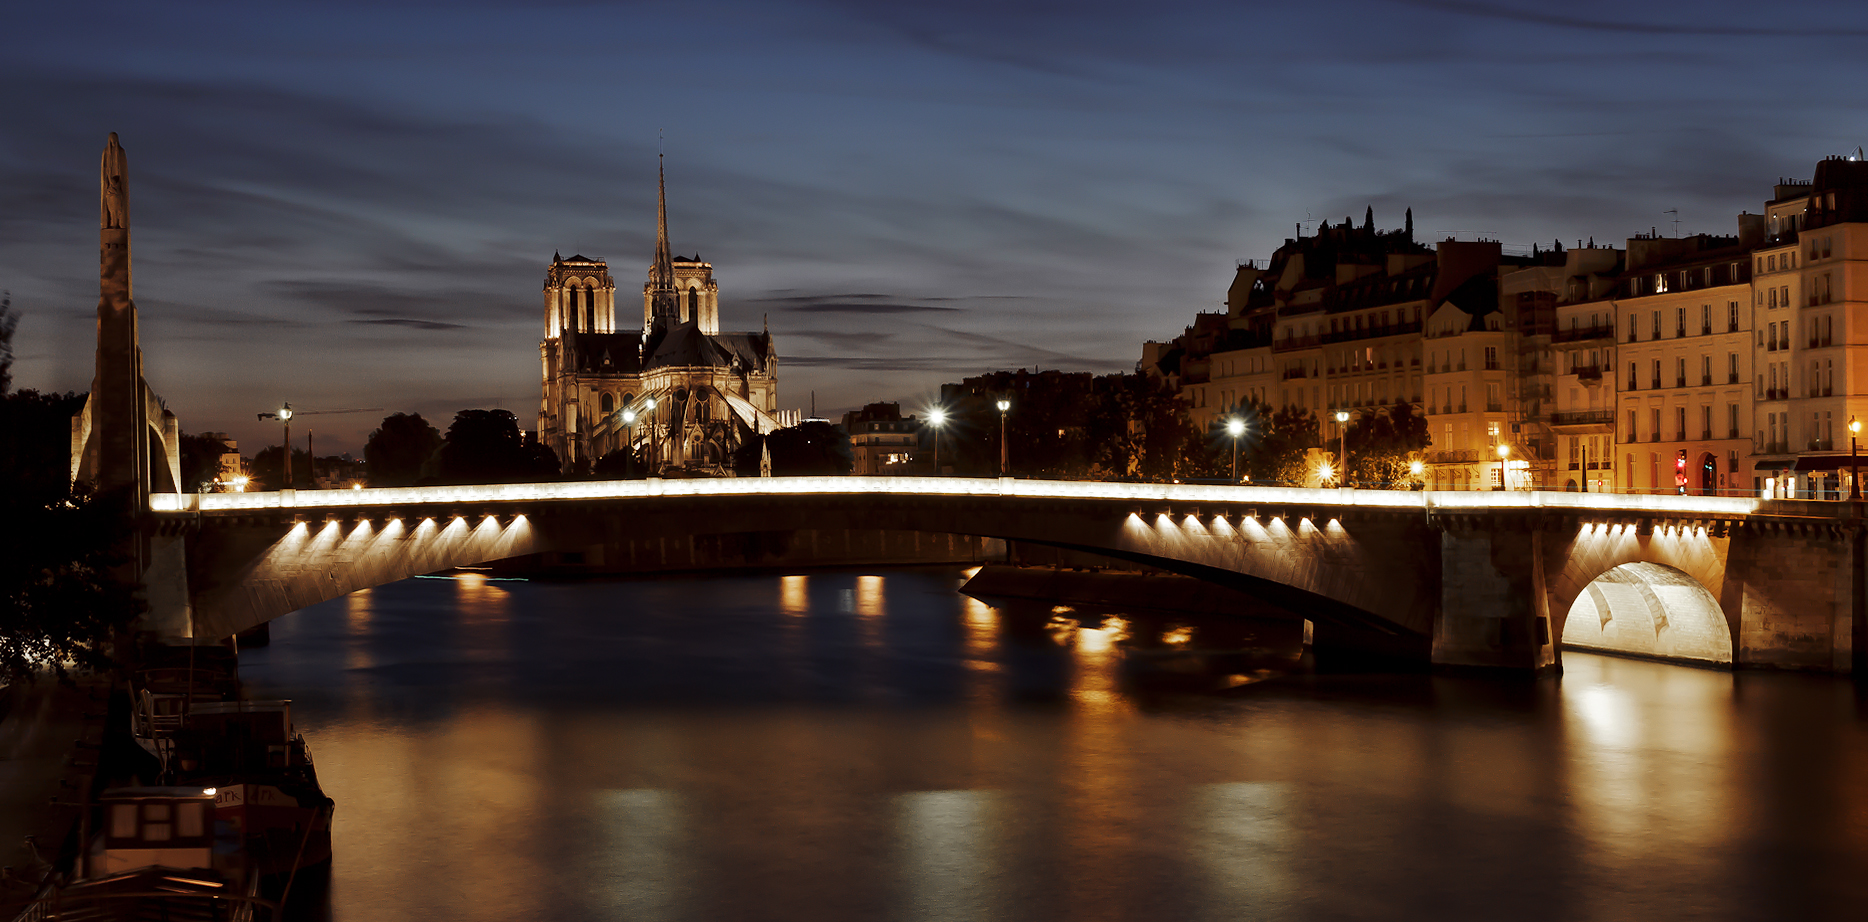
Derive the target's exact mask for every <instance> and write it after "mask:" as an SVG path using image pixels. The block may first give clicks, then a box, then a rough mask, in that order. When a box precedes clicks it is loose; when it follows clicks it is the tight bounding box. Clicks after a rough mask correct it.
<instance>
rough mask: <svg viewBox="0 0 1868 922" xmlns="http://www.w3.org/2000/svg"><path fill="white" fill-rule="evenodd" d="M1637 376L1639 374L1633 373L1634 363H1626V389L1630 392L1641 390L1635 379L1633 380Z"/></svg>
mask: <svg viewBox="0 0 1868 922" xmlns="http://www.w3.org/2000/svg"><path fill="white" fill-rule="evenodd" d="M1637 374H1639V372H1637V371H1635V363H1633V362H1629V363H1628V389H1629V390H1631V391H1638V390H1640V389H1641V388H1640V387H1639V386H1638V385H1637V384H1636V378H1635V376H1636V375H1637Z"/></svg>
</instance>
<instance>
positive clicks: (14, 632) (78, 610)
mask: <svg viewBox="0 0 1868 922" xmlns="http://www.w3.org/2000/svg"><path fill="white" fill-rule="evenodd" d="M10 332H11V331H10V330H0V345H5V344H6V342H7V336H6V335H5V334H10ZM84 400H85V398H84V395H82V394H41V393H39V392H37V391H32V390H26V391H20V392H18V393H11V394H4V393H0V521H4V522H6V528H4V529H0V674H4V675H5V676H6V677H8V678H11V679H29V678H31V677H32V676H34V675H35V674H36V673H37V671H38V670H39V669H41V668H44V667H46V666H50V667H51V669H52V671H53V672H54V673H55V674H56V675H58V676H59V677H61V678H63V677H64V676H65V675H66V674H67V672H68V664H71V665H76V666H77V667H79V668H80V669H97V668H102V667H104V666H106V665H108V663H109V659H110V644H111V641H113V640H114V639H115V638H116V637H117V636H118V635H119V634H120V633H121V632H122V631H123V630H124V629H126V628H127V627H128V626H129V624H130V622H132V621H133V620H135V618H136V616H137V615H138V614H140V613H141V611H142V607H141V604H140V603H139V602H138V601H137V599H136V597H135V594H134V592H133V591H132V588H131V587H130V586H129V585H128V584H126V583H124V582H121V581H119V580H118V579H116V578H115V576H114V575H113V572H112V571H113V570H114V569H115V568H116V567H118V566H120V565H121V564H122V563H123V562H124V559H125V557H124V554H123V549H124V548H126V547H128V546H129V541H130V540H132V538H133V535H132V533H131V530H130V524H129V523H130V515H129V509H128V506H129V503H130V502H131V497H130V495H129V494H128V492H127V491H124V492H120V493H117V494H113V495H109V496H98V495H95V494H93V493H92V492H91V490H90V488H89V486H88V485H86V484H78V485H76V486H75V487H74V486H73V485H72V484H71V483H70V482H69V480H68V478H69V476H70V471H71V468H70V457H71V417H72V415H73V414H75V413H77V412H78V411H80V410H82V409H83V408H84Z"/></svg>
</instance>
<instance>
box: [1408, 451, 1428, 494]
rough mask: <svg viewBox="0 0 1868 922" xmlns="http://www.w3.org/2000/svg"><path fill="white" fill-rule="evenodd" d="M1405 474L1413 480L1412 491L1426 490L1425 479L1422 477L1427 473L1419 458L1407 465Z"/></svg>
mask: <svg viewBox="0 0 1868 922" xmlns="http://www.w3.org/2000/svg"><path fill="white" fill-rule="evenodd" d="M1407 472H1408V475H1409V476H1411V477H1413V478H1414V489H1416V490H1425V489H1427V478H1426V477H1424V476H1422V475H1423V474H1425V473H1426V472H1427V465H1425V464H1422V463H1421V461H1420V459H1419V458H1415V459H1414V460H1412V461H1409V462H1408V463H1407Z"/></svg>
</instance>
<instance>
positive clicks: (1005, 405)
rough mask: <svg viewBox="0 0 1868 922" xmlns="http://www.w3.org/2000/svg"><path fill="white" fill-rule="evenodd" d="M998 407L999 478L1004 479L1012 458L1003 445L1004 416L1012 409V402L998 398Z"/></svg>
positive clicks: (1009, 451)
mask: <svg viewBox="0 0 1868 922" xmlns="http://www.w3.org/2000/svg"><path fill="white" fill-rule="evenodd" d="M998 407H999V476H1001V477H1004V476H1006V471H1007V470H1008V469H1009V468H1010V467H1011V465H1010V463H1009V462H1010V461H1011V457H1012V455H1011V450H1010V449H1008V448H1007V447H1006V444H1005V414H1006V411H1008V410H1010V409H1012V401H1010V400H1007V399H1006V398H1004V397H1000V398H999V403H998Z"/></svg>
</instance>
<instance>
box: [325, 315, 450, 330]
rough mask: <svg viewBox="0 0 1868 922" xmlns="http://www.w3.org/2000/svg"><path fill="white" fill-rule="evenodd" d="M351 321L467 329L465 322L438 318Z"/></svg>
mask: <svg viewBox="0 0 1868 922" xmlns="http://www.w3.org/2000/svg"><path fill="white" fill-rule="evenodd" d="M350 322H351V323H380V324H384V325H386V326H398V327H410V328H412V329H416V330H465V329H467V327H466V325H465V324H459V323H442V322H440V321H438V320H412V319H410V318H407V317H385V318H382V319H379V320H361V319H359V320H352V321H350Z"/></svg>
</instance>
